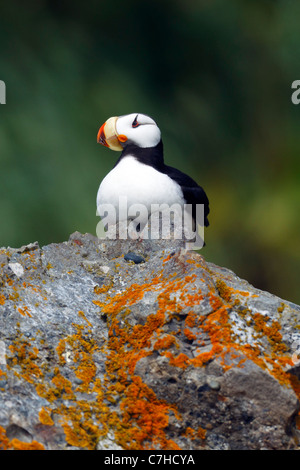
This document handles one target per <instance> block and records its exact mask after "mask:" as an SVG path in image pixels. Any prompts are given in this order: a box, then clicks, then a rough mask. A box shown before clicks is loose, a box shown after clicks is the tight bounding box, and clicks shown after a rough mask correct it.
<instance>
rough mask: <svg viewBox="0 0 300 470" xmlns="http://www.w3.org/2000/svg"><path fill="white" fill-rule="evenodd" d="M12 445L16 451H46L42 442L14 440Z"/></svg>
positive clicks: (11, 442)
mask: <svg viewBox="0 0 300 470" xmlns="http://www.w3.org/2000/svg"><path fill="white" fill-rule="evenodd" d="M10 445H11V447H12V448H13V449H14V450H45V447H44V446H43V444H41V443H40V442H37V441H35V440H33V441H32V442H23V441H19V439H12V440H11V441H10Z"/></svg>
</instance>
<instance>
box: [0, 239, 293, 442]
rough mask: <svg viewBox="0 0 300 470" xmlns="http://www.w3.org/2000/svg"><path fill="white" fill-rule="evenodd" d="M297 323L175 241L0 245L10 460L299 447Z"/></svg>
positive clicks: (2, 377) (0, 377)
mask: <svg viewBox="0 0 300 470" xmlns="http://www.w3.org/2000/svg"><path fill="white" fill-rule="evenodd" d="M204 252H205V250H203V253H204ZM299 315H300V308H299V306H296V305H294V304H291V303H289V302H287V301H284V300H282V299H279V298H278V297H276V296H274V295H271V294H269V293H267V292H262V291H260V290H257V289H255V288H254V287H252V286H251V285H249V284H248V283H247V282H246V281H244V280H241V279H240V278H238V277H237V276H236V275H235V274H234V273H233V272H231V271H229V270H228V269H225V268H221V267H218V266H215V265H213V264H211V263H209V262H206V261H205V259H204V258H203V257H202V256H201V255H199V254H198V253H196V252H192V251H186V250H184V249H183V248H182V247H181V246H180V242H178V241H175V240H173V241H171V240H169V241H163V240H152V241H151V240H143V241H124V240H98V239H97V238H96V237H94V236H92V235H89V234H85V235H83V234H80V233H74V234H73V235H71V237H70V239H69V241H68V242H64V243H59V244H51V245H48V246H44V247H42V248H40V247H39V245H38V243H32V244H30V245H28V246H23V247H21V248H19V249H14V248H1V249H0V449H1V448H2V449H39V448H44V449H99V450H101V449H112V450H113V449H147V448H148V449H168V450H170V449H183V450H190V449H250V450H251V449H298V448H299V444H298V439H299V437H300V435H299V430H298V426H299V417H298V411H299V401H298V399H299V396H300V386H299V385H300V382H299V377H300V365H299V364H298V362H299V360H298V355H299V357H300V354H298V353H299V351H298V350H299V349H300V347H299V346H300V333H299Z"/></svg>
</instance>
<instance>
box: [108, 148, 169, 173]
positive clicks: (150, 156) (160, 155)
mask: <svg viewBox="0 0 300 470" xmlns="http://www.w3.org/2000/svg"><path fill="white" fill-rule="evenodd" d="M128 155H130V156H133V157H135V158H136V159H137V160H138V161H139V162H141V163H144V164H145V165H150V166H153V168H155V169H156V170H159V169H161V168H163V167H164V150H163V143H162V141H160V142H159V143H158V144H157V145H156V146H155V147H146V148H141V147H137V146H136V145H134V144H128V145H126V147H125V148H124V150H123V152H122V153H121V155H120V158H119V159H118V161H117V162H116V164H115V166H116V165H117V164H118V163H119V162H120V161H121V160H122V158H124V157H126V156H128Z"/></svg>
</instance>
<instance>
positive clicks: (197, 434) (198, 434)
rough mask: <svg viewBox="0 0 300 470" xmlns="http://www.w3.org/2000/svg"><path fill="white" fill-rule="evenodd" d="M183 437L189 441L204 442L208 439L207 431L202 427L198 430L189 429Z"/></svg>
mask: <svg viewBox="0 0 300 470" xmlns="http://www.w3.org/2000/svg"><path fill="white" fill-rule="evenodd" d="M182 436H183V437H187V438H188V439H191V440H195V439H201V440H204V439H205V437H206V429H204V428H202V427H198V429H197V430H195V429H193V428H191V427H189V426H188V427H187V428H186V430H185V431H184V433H183V434H182Z"/></svg>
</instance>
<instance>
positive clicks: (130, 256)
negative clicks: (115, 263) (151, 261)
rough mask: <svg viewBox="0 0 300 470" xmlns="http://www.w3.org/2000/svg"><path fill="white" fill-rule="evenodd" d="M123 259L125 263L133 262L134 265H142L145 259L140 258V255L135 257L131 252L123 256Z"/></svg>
mask: <svg viewBox="0 0 300 470" xmlns="http://www.w3.org/2000/svg"><path fill="white" fill-rule="evenodd" d="M124 259H125V260H126V261H133V262H134V263H135V264H140V263H144V262H145V259H144V258H143V257H142V256H140V255H137V254H135V253H132V252H131V251H129V252H128V253H127V254H126V255H125V256H124Z"/></svg>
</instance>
